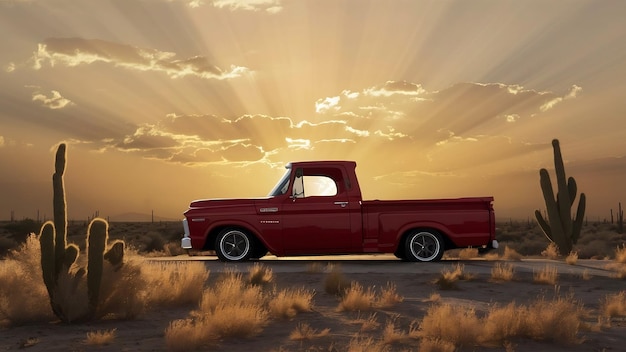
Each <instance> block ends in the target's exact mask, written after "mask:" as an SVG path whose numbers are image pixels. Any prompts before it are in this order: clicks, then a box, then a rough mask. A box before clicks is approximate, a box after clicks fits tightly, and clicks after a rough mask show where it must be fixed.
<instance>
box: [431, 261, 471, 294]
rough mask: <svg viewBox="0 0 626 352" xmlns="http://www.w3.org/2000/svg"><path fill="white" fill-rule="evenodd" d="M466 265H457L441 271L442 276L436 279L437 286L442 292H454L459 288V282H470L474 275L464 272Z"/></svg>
mask: <svg viewBox="0 0 626 352" xmlns="http://www.w3.org/2000/svg"><path fill="white" fill-rule="evenodd" d="M464 270H465V265H463V264H456V265H454V266H453V267H452V268H443V269H442V270H441V276H439V277H438V278H437V279H435V284H436V285H437V286H439V289H441V290H452V289H456V288H457V284H456V283H457V281H459V280H469V279H471V278H472V275H470V274H467V273H465V272H464Z"/></svg>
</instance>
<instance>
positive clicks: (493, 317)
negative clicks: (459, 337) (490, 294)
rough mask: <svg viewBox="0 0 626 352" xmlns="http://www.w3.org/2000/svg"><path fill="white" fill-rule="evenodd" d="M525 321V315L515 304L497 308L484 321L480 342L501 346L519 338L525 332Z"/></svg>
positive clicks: (492, 309)
mask: <svg viewBox="0 0 626 352" xmlns="http://www.w3.org/2000/svg"><path fill="white" fill-rule="evenodd" d="M523 320H524V315H522V314H520V308H519V307H517V306H516V305H515V303H513V302H512V303H509V304H507V305H506V306H504V307H498V306H495V307H493V308H491V310H490V311H489V314H488V315H487V316H486V317H485V319H484V324H483V331H482V332H481V336H480V340H481V341H482V342H486V343H491V342H493V343H496V344H499V343H501V342H502V341H506V340H508V339H510V338H512V337H515V336H519V335H520V334H521V332H523V331H524V330H523V326H524V321H523Z"/></svg>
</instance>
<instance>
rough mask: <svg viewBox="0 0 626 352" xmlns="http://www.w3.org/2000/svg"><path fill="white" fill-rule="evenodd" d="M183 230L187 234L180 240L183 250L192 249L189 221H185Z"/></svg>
mask: <svg viewBox="0 0 626 352" xmlns="http://www.w3.org/2000/svg"><path fill="white" fill-rule="evenodd" d="M183 229H184V230H185V234H184V235H183V238H182V239H181V240H180V246H181V247H182V248H183V249H191V238H190V237H189V223H188V222H187V219H184V220H183Z"/></svg>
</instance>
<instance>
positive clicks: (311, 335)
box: [289, 323, 330, 341]
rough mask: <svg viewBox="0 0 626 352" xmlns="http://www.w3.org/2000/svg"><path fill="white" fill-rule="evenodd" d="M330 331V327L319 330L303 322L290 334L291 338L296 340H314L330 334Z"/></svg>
mask: <svg viewBox="0 0 626 352" xmlns="http://www.w3.org/2000/svg"><path fill="white" fill-rule="evenodd" d="M329 333H330V329H328V328H326V329H324V330H322V331H319V332H318V331H317V329H313V328H312V327H311V325H309V324H307V323H301V324H298V325H297V326H296V328H295V329H294V330H293V331H292V332H291V334H289V339H290V340H295V341H302V340H312V339H315V338H318V337H324V336H328V334H329Z"/></svg>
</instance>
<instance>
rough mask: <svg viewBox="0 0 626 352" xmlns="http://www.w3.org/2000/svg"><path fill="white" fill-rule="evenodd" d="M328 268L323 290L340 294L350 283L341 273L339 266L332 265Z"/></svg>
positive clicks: (332, 293)
mask: <svg viewBox="0 0 626 352" xmlns="http://www.w3.org/2000/svg"><path fill="white" fill-rule="evenodd" d="M329 269H330V271H329V273H328V275H326V279H325V280H324V292H326V293H328V294H331V295H337V296H341V295H343V294H344V293H345V291H346V290H348V289H349V288H350V286H351V285H352V283H351V282H350V280H348V279H347V278H346V277H345V276H344V275H343V273H342V272H341V268H340V267H339V266H332V267H330V268H329Z"/></svg>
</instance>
